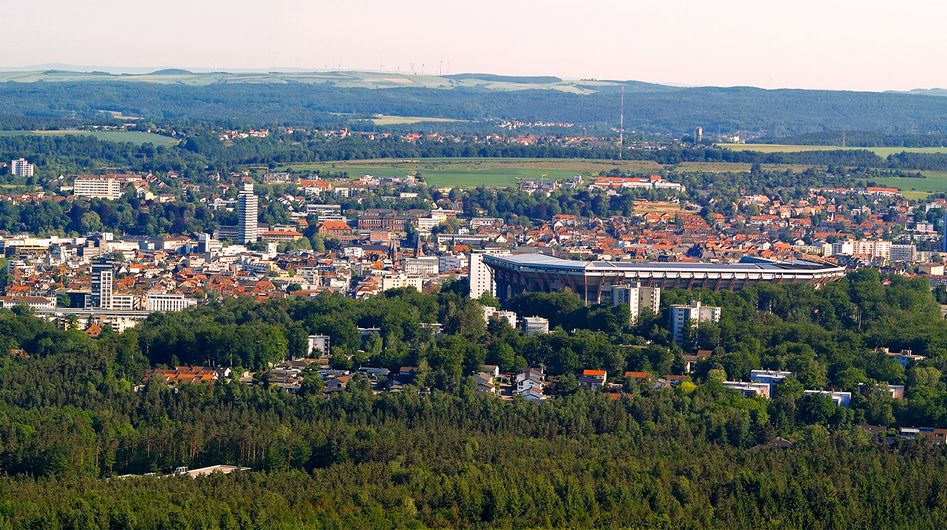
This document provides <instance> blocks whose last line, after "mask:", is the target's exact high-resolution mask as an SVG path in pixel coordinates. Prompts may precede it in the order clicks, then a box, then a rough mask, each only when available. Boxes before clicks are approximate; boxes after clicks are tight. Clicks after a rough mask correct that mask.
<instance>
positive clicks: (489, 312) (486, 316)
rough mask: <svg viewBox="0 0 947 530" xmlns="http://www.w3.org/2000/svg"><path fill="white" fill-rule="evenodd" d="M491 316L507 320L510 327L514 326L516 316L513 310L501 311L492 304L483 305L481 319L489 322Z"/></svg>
mask: <svg viewBox="0 0 947 530" xmlns="http://www.w3.org/2000/svg"><path fill="white" fill-rule="evenodd" d="M493 318H496V319H499V320H506V321H507V322H509V324H510V327H511V328H515V327H516V321H517V318H518V317H517V315H516V312H515V311H503V310H500V309H497V308H495V307H492V306H488V305H485V306H483V321H484V322H485V323H487V324H489V323H490V319H493Z"/></svg>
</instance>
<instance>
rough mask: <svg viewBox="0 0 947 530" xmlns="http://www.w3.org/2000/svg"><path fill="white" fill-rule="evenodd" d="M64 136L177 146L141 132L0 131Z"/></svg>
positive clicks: (175, 143)
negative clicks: (85, 136) (82, 136)
mask: <svg viewBox="0 0 947 530" xmlns="http://www.w3.org/2000/svg"><path fill="white" fill-rule="evenodd" d="M66 135H88V136H94V137H96V138H98V139H99V140H102V141H104V142H131V143H133V144H138V145H141V144H145V143H149V142H150V143H153V144H155V145H156V146H160V145H163V146H166V147H170V146H172V145H177V143H178V140H177V139H176V138H171V137H169V136H162V135H160V134H154V133H149V132H141V131H80V130H74V129H63V130H57V131H0V136H66Z"/></svg>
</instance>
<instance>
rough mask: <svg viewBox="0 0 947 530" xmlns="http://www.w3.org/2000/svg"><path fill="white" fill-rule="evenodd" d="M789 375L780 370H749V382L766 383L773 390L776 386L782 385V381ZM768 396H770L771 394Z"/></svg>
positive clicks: (789, 374) (789, 373) (790, 373)
mask: <svg viewBox="0 0 947 530" xmlns="http://www.w3.org/2000/svg"><path fill="white" fill-rule="evenodd" d="M791 375H792V372H784V371H780V370H750V381H752V382H754V383H766V384H768V385H770V386H771V387H772V388H773V389H775V388H776V385H778V384H779V383H782V382H783V379H786V378H787V377H790V376H791ZM770 394H772V392H771V393H770Z"/></svg>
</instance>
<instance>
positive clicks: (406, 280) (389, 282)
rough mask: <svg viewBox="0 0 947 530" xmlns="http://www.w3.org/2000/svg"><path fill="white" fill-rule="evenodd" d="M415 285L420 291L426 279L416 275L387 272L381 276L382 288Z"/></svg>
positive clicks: (399, 287)
mask: <svg viewBox="0 0 947 530" xmlns="http://www.w3.org/2000/svg"><path fill="white" fill-rule="evenodd" d="M408 287H414V288H415V289H416V290H417V291H418V292H421V291H422V288H423V287H424V279H423V278H421V277H420V276H416V275H408V274H386V275H385V276H382V277H381V290H382V291H387V290H389V289H407V288H408Z"/></svg>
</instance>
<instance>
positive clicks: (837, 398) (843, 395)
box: [803, 390, 852, 407]
mask: <svg viewBox="0 0 947 530" xmlns="http://www.w3.org/2000/svg"><path fill="white" fill-rule="evenodd" d="M803 392H804V393H805V394H809V395H822V396H828V397H829V398H830V399H831V400H832V403H835V404H836V405H838V406H839V407H848V404H849V403H850V402H851V401H852V393H851V392H835V391H833V390H804V391H803Z"/></svg>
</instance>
